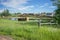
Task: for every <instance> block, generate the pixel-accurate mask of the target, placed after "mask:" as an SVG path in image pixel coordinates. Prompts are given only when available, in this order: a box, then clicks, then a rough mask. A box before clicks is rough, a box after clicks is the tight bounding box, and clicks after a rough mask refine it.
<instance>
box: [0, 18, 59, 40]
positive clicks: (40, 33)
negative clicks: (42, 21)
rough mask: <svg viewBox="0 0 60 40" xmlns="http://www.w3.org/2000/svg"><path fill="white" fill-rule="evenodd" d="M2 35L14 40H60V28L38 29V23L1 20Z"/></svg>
mask: <svg viewBox="0 0 60 40" xmlns="http://www.w3.org/2000/svg"><path fill="white" fill-rule="evenodd" d="M0 35H7V36H11V37H12V38H13V39H14V40H60V28H57V26H55V25H44V26H41V27H39V28H38V24H37V22H26V21H25V22H24V21H20V22H18V21H12V20H7V19H0Z"/></svg>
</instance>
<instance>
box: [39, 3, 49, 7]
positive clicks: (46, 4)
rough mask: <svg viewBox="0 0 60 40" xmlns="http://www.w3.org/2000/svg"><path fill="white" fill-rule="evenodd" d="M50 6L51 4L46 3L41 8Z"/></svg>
mask: <svg viewBox="0 0 60 40" xmlns="http://www.w3.org/2000/svg"><path fill="white" fill-rule="evenodd" d="M48 5H49V3H45V4H43V5H41V6H40V8H43V7H46V6H48Z"/></svg>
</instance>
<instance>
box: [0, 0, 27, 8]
mask: <svg viewBox="0 0 60 40" xmlns="http://www.w3.org/2000/svg"><path fill="white" fill-rule="evenodd" d="M27 1H28V0H10V1H9V2H2V3H1V4H3V5H5V6H7V7H14V8H15V7H18V6H19V5H22V4H24V3H27Z"/></svg>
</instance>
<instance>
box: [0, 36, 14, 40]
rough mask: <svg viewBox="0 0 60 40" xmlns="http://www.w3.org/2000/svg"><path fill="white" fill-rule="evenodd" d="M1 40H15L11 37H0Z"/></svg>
mask: <svg viewBox="0 0 60 40" xmlns="http://www.w3.org/2000/svg"><path fill="white" fill-rule="evenodd" d="M0 40H13V39H12V38H11V37H9V36H0Z"/></svg>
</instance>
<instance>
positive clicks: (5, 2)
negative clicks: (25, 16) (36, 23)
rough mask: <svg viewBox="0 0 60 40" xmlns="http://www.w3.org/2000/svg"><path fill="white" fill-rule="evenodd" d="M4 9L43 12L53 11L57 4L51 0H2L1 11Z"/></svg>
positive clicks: (0, 1) (0, 2)
mask: <svg viewBox="0 0 60 40" xmlns="http://www.w3.org/2000/svg"><path fill="white" fill-rule="evenodd" d="M4 9H8V10H9V11H10V12H13V13H15V12H21V13H41V12H53V11H54V10H55V9H56V6H53V4H52V2H51V1H50V0H0V12H2V11H3V10H4Z"/></svg>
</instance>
